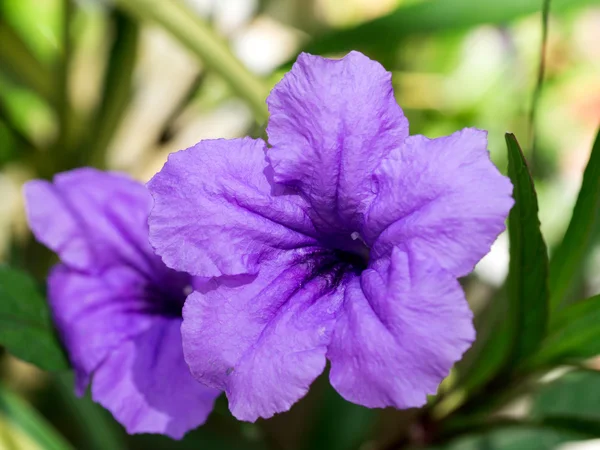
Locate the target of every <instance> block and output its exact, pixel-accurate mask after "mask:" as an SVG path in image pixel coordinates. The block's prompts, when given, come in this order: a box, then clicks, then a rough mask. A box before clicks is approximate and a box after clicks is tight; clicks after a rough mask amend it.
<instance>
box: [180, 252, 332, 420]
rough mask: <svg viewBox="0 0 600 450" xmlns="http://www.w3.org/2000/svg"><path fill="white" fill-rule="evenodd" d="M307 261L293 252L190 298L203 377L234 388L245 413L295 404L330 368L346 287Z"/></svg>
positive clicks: (190, 323)
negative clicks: (327, 356) (336, 285)
mask: <svg viewBox="0 0 600 450" xmlns="http://www.w3.org/2000/svg"><path fill="white" fill-rule="evenodd" d="M298 258H299V259H298ZM301 261H302V257H301V256H298V255H296V256H287V255H286V257H284V258H280V259H278V260H276V261H272V262H271V263H270V264H265V265H263V266H262V267H261V270H260V272H259V273H258V275H257V276H255V277H254V276H252V277H250V276H246V279H242V278H241V277H237V278H235V279H230V280H220V281H214V282H213V283H215V285H214V286H213V287H212V288H211V289H207V290H206V291H205V292H204V293H199V292H195V293H193V294H192V295H190V297H189V298H188V300H187V302H186V304H185V307H184V310H183V317H184V321H183V325H182V335H183V349H184V354H185V359H186V361H187V363H188V365H189V367H190V369H191V371H192V374H193V375H194V377H196V379H198V380H199V381H200V382H202V383H205V384H207V385H210V386H214V387H216V388H219V389H222V390H224V391H225V392H226V393H227V397H228V399H229V407H230V409H231V412H232V413H233V415H234V416H235V417H237V418H238V419H241V420H247V421H254V420H256V419H257V418H258V417H264V418H268V417H271V416H272V415H273V414H275V413H277V412H281V411H285V410H287V409H289V408H290V407H291V406H292V404H293V403H295V402H296V401H297V400H298V399H300V398H301V397H302V396H304V394H306V392H307V390H308V387H309V385H310V384H311V383H312V381H313V380H314V379H315V378H316V377H317V376H318V375H319V374H320V373H321V372H322V371H323V369H324V368H325V353H326V351H327V345H328V343H329V340H330V334H331V330H332V328H333V325H334V321H335V318H336V315H337V311H338V309H339V306H340V303H341V300H342V299H341V297H342V294H341V293H340V292H341V291H339V290H337V289H332V288H331V287H330V286H328V285H327V282H326V280H325V279H323V278H320V277H316V278H314V279H311V277H310V270H311V267H310V264H307V263H303V262H301Z"/></svg>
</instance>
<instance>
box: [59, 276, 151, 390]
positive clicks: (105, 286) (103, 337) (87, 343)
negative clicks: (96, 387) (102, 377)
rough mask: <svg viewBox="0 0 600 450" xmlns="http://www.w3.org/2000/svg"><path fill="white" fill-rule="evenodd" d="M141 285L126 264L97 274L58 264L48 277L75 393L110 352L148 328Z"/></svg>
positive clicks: (143, 281) (138, 277) (145, 304)
mask: <svg viewBox="0 0 600 450" xmlns="http://www.w3.org/2000/svg"><path fill="white" fill-rule="evenodd" d="M144 286H145V280H144V278H143V277H142V276H140V274H139V272H137V271H135V270H133V269H132V268H128V267H116V268H110V269H108V270H106V271H105V272H104V273H103V276H102V277H97V276H90V275H86V274H84V273H81V272H77V271H73V270H70V269H69V268H67V267H66V266H64V265H58V266H56V267H55V268H54V269H53V271H52V273H51V274H50V276H49V277H48V296H49V301H50V306H51V307H52V314H53V317H54V320H55V322H56V325H57V328H58V331H59V333H60V335H61V338H62V340H63V342H64V344H65V346H66V347H67V350H68V353H69V358H70V360H71V364H72V365H73V367H74V369H75V376H76V380H75V384H76V392H77V393H78V394H79V395H83V393H84V392H85V389H86V387H87V385H88V383H89V380H90V377H91V375H92V373H93V372H94V370H96V368H97V367H98V365H99V364H100V363H101V362H102V361H103V360H104V359H105V358H106V357H107V355H108V354H109V353H110V352H111V351H112V350H114V349H115V348H117V347H118V346H119V345H121V344H122V343H123V342H125V341H127V340H128V339H131V338H133V337H134V336H136V335H138V334H140V333H143V332H144V331H146V330H147V329H148V328H149V327H151V326H152V320H153V317H152V316H150V315H148V314H147V307H148V300H147V299H145V298H144V292H143V290H144Z"/></svg>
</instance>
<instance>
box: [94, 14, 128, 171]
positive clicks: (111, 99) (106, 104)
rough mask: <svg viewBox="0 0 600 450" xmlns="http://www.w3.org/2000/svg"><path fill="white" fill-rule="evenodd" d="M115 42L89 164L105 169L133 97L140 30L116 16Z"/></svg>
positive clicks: (105, 80)
mask: <svg viewBox="0 0 600 450" xmlns="http://www.w3.org/2000/svg"><path fill="white" fill-rule="evenodd" d="M113 23H114V27H115V30H114V33H115V36H114V39H113V42H112V46H111V50H110V59H109V61H108V67H107V69H106V74H105V78H104V87H103V94H102V103H101V104H100V107H99V110H98V111H97V114H96V118H95V120H94V123H95V126H94V127H92V134H91V139H90V142H89V144H88V147H89V149H90V153H89V155H88V158H87V161H85V164H90V165H92V166H95V167H100V168H103V167H104V164H105V161H104V157H105V153H106V149H107V147H108V145H109V144H110V142H111V139H112V137H113V135H114V133H115V131H116V130H117V127H118V125H119V122H120V120H121V118H122V117H123V114H124V113H125V110H126V106H127V104H128V103H129V101H130V100H131V97H132V91H133V89H132V88H133V86H132V78H133V71H134V68H135V62H136V57H137V48H138V38H139V26H138V24H137V22H136V21H134V20H132V19H130V17H129V16H127V15H125V14H123V13H122V12H120V11H118V10H117V11H115V12H114V14H113Z"/></svg>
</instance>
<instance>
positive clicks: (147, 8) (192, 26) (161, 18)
mask: <svg viewBox="0 0 600 450" xmlns="http://www.w3.org/2000/svg"><path fill="white" fill-rule="evenodd" d="M116 4H117V6H119V7H121V8H123V9H124V10H125V11H126V12H128V13H130V14H132V15H134V16H136V17H138V18H140V19H143V20H146V21H149V22H155V23H156V24H158V25H160V26H162V27H163V28H164V29H165V30H167V31H168V32H169V33H171V35H173V37H175V38H176V39H177V40H179V42H180V43H182V44H183V45H185V46H186V47H187V48H188V49H189V50H191V51H192V52H193V53H195V54H196V55H197V56H198V57H200V59H201V60H202V62H203V63H204V64H205V65H206V66H207V67H209V68H211V69H212V70H214V71H215V72H217V73H218V74H219V75H220V76H221V77H223V79H224V80H226V81H227V82H228V83H229V85H230V86H231V88H232V89H233V90H234V91H235V92H236V94H237V95H239V96H240V97H241V98H243V99H244V100H246V102H247V103H248V105H249V106H250V107H251V108H252V111H253V112H254V116H255V119H256V121H257V122H258V123H263V122H265V121H266V120H267V118H268V110H267V106H266V104H265V98H266V96H267V95H268V92H269V87H268V85H267V84H265V83H264V82H263V81H262V80H261V79H259V78H258V77H256V76H255V75H254V74H252V73H251V72H250V71H248V69H246V68H245V67H244V65H243V64H242V63H241V62H240V61H239V60H238V59H236V58H235V57H234V56H233V54H232V53H231V51H230V49H229V48H228V46H227V44H226V43H225V42H223V41H222V39H221V38H220V37H219V36H218V35H217V34H216V33H215V32H214V31H213V30H212V29H211V28H210V26H209V25H208V24H207V23H205V22H204V21H203V20H202V19H201V18H200V17H198V16H197V14H196V13H194V11H192V10H190V9H189V8H188V7H187V6H186V5H185V4H184V3H183V2H181V1H180V0H172V1H155V0H116Z"/></svg>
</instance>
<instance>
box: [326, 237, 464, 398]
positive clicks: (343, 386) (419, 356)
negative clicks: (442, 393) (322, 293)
mask: <svg viewBox="0 0 600 450" xmlns="http://www.w3.org/2000/svg"><path fill="white" fill-rule="evenodd" d="M471 319H472V314H471V311H470V310H469V306H468V304H467V302H466V300H465V298H464V294H463V292H462V289H461V287H460V285H459V284H458V282H457V281H456V280H455V279H454V277H453V276H452V275H451V274H450V273H448V272H447V271H445V270H443V269H441V268H439V267H438V266H437V264H436V263H435V262H434V261H433V260H431V259H427V258H425V259H421V258H419V259H416V258H415V257H413V256H412V254H411V256H410V257H409V255H408V254H407V253H405V252H403V251H400V250H399V249H397V248H396V249H394V251H393V252H392V255H391V258H390V259H381V260H379V261H376V262H375V264H374V265H373V267H372V268H369V269H367V270H366V271H365V272H363V274H362V276H361V278H360V280H359V279H358V278H357V279H354V280H353V282H352V283H351V284H350V285H349V286H348V287H347V288H346V293H345V300H344V307H343V309H342V311H341V312H340V314H339V318H338V321H337V324H336V327H335V331H334V333H333V337H332V340H331V344H330V346H329V351H328V353H327V357H328V359H329V360H330V361H331V372H330V380H331V384H332V385H333V387H334V388H335V389H336V390H337V391H338V392H339V393H340V394H341V395H342V396H343V397H344V398H345V399H347V400H349V401H351V402H354V403H359V404H361V405H364V406H367V407H385V406H395V407H397V408H410V407H418V406H422V405H423V404H424V403H425V401H426V395H427V394H433V393H435V392H436V390H437V387H438V385H439V383H440V382H441V381H442V379H443V378H444V377H446V376H447V375H448V372H449V370H450V368H451V367H452V365H453V364H454V363H455V362H456V361H457V360H459V359H460V357H461V355H462V354H463V352H465V350H466V349H467V348H469V346H470V344H471V342H472V341H473V339H474V337H475V332H474V329H473V325H472V321H471Z"/></svg>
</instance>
